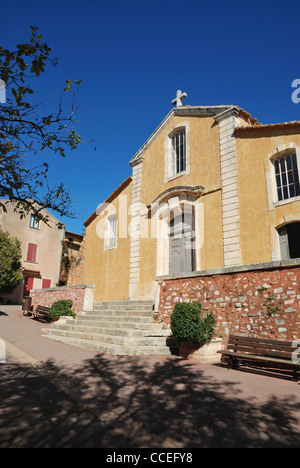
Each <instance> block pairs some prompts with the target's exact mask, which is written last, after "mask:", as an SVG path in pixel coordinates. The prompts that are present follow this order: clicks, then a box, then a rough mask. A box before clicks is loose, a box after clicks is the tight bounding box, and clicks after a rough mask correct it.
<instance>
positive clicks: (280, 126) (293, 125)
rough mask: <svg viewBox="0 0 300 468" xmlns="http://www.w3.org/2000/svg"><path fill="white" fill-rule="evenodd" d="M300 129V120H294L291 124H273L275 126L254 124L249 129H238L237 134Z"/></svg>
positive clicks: (236, 129) (241, 127)
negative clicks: (253, 131)
mask: <svg viewBox="0 0 300 468" xmlns="http://www.w3.org/2000/svg"><path fill="white" fill-rule="evenodd" d="M299 127H300V121H299V120H294V121H291V122H281V123H273V124H260V123H257V124H254V125H250V126H249V127H243V126H240V127H236V128H235V133H236V134H239V133H242V132H244V131H246V132H251V131H252V130H255V131H256V130H279V129H283V130H284V129H292V128H299Z"/></svg>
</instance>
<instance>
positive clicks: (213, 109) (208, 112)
mask: <svg viewBox="0 0 300 468" xmlns="http://www.w3.org/2000/svg"><path fill="white" fill-rule="evenodd" d="M234 108H235V109H237V110H238V112H239V114H241V115H242V116H243V117H244V118H245V119H247V121H248V123H249V124H250V125H255V124H257V119H255V118H253V117H252V116H251V114H249V113H248V112H246V111H244V110H243V109H241V108H240V107H239V106H233V105H228V106H226V105H220V106H181V107H175V108H174V109H172V110H171V111H170V112H169V113H168V115H167V116H166V117H165V118H164V120H163V121H162V122H161V123H160V124H159V126H158V127H157V128H156V130H155V131H154V132H153V133H152V135H150V137H149V138H148V140H147V141H146V142H145V143H144V144H143V146H142V147H141V148H140V149H139V150H138V151H137V153H136V154H135V155H134V156H133V158H132V159H131V160H130V161H129V164H130V165H131V166H134V165H135V164H138V163H139V162H140V158H141V157H142V154H143V153H144V151H145V150H146V149H147V148H148V147H149V145H150V144H151V143H152V142H153V141H154V140H155V139H156V137H157V136H158V135H159V133H160V132H161V131H162V129H163V128H164V127H165V125H166V124H167V123H168V122H169V121H170V120H171V119H172V118H173V117H174V116H176V115H179V116H182V117H184V116H189V117H193V116H201V117H215V116H217V115H219V114H222V113H223V112H226V111H228V110H230V109H234Z"/></svg>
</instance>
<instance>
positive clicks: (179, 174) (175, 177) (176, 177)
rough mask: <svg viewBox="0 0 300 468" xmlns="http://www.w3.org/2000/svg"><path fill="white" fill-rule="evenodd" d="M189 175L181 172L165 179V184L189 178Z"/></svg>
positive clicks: (186, 172)
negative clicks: (181, 178) (184, 177)
mask: <svg viewBox="0 0 300 468" xmlns="http://www.w3.org/2000/svg"><path fill="white" fill-rule="evenodd" d="M187 175H189V172H188V171H186V170H185V171H182V172H179V173H178V174H175V175H173V176H170V177H166V179H165V183H166V182H170V181H171V180H175V179H178V178H179V177H182V176H187Z"/></svg>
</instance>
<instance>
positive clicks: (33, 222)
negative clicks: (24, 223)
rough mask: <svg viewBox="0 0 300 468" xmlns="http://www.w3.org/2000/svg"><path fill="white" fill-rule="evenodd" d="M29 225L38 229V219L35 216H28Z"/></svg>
mask: <svg viewBox="0 0 300 468" xmlns="http://www.w3.org/2000/svg"><path fill="white" fill-rule="evenodd" d="M29 227H31V228H32V229H39V228H40V221H39V219H38V217H37V216H35V215H31V216H30V224H29Z"/></svg>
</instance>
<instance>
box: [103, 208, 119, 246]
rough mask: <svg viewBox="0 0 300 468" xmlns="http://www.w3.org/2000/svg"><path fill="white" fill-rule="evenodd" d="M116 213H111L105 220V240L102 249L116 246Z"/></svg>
mask: <svg viewBox="0 0 300 468" xmlns="http://www.w3.org/2000/svg"><path fill="white" fill-rule="evenodd" d="M117 232H118V229H117V215H116V214H111V215H109V216H107V218H106V220H105V242H104V250H112V249H116V248H117V237H118V236H117Z"/></svg>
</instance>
